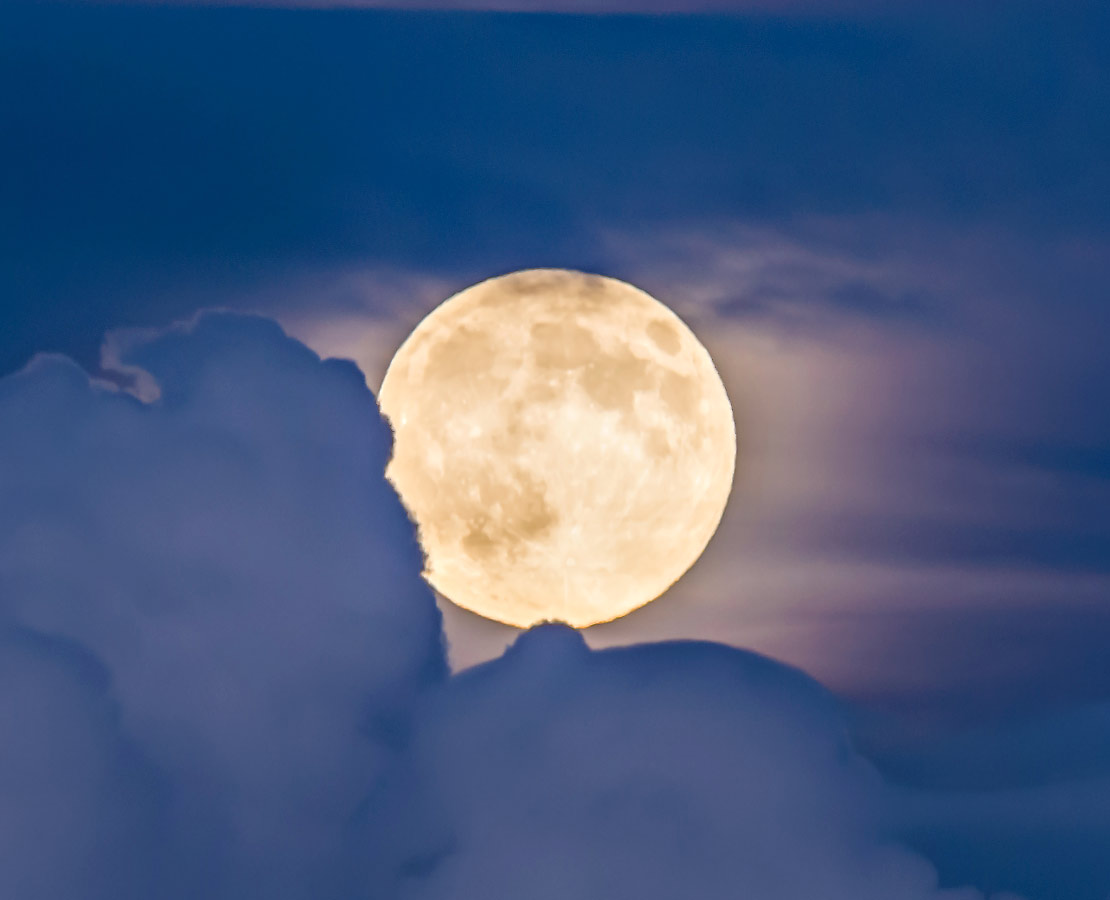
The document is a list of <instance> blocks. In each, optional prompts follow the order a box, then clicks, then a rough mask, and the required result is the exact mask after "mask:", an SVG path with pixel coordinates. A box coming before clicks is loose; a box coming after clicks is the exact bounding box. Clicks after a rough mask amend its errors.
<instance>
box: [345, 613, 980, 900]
mask: <svg viewBox="0 0 1110 900" xmlns="http://www.w3.org/2000/svg"><path fill="white" fill-rule="evenodd" d="M883 790H884V788H883V784H882V782H881V780H880V779H879V777H878V775H877V773H876V772H875V771H874V770H873V769H872V768H871V767H870V765H869V764H867V763H866V762H865V761H864V760H863V759H862V758H861V757H859V756H857V755H856V754H855V753H854V752H853V750H852V748H851V746H850V743H849V741H848V738H847V733H846V730H845V728H844V725H843V724H842V722H841V719H840V714H839V711H838V708H837V704H836V703H835V702H834V701H833V699H832V698H831V697H830V696H829V695H828V694H827V693H826V692H825V691H824V690H823V689H821V688H820V687H819V686H818V685H817V684H816V683H815V682H813V681H811V680H809V679H808V678H807V677H806V676H804V675H802V674H801V673H800V672H798V671H796V670H793V669H790V668H788V667H785V666H782V665H779V664H777V663H774V662H771V661H770V660H767V659H764V658H762V657H759V656H756V655H754V654H751V653H747V652H744V651H739V650H733V649H729V648H725V647H722V646H720V645H711V644H704V643H685V644H683V643H677V644H656V645H645V646H639V647H631V648H625V649H620V650H608V651H601V652H591V651H590V650H588V649H587V647H586V645H585V643H584V642H583V640H582V637H581V636H580V635H579V634H577V633H576V632H574V631H572V630H571V629H569V628H566V627H565V626H557V625H549V626H540V627H538V628H536V629H533V630H532V631H529V632H526V633H524V634H523V635H522V636H521V637H520V638H519V639H518V640H517V642H516V643H515V644H514V645H513V646H512V647H511V648H510V649H509V650H508V651H507V652H506V654H505V655H504V656H503V657H502V658H500V659H498V660H496V661H494V662H491V663H488V664H486V665H484V666H481V667H479V668H477V669H473V670H471V671H469V672H467V673H465V674H463V675H460V676H457V677H456V678H454V679H453V680H452V681H451V682H450V683H449V684H447V685H446V686H445V687H444V688H443V689H442V690H441V691H440V692H439V693H438V695H436V696H434V697H432V698H430V699H429V701H428V702H427V704H426V705H424V706H423V708H422V711H421V712H420V714H419V715H418V716H417V718H416V728H415V732H414V741H413V747H412V750H411V754H410V756H409V757H408V759H407V760H406V762H405V765H404V766H403V767H401V768H400V769H399V770H398V771H396V772H395V775H394V781H393V782H392V789H391V790H390V789H384V790H383V791H382V792H381V793H379V795H378V796H377V797H376V801H375V802H376V808H377V809H378V810H379V811H380V814H381V815H382V818H381V820H380V821H378V822H373V821H371V822H369V823H368V825H367V832H368V834H367V838H366V843H365V846H366V849H367V852H369V853H372V854H376V859H375V862H376V864H377V865H376V869H375V871H376V872H377V875H378V877H379V878H384V879H385V883H386V887H387V893H389V894H390V895H392V896H397V897H404V898H413V900H440V898H449V897H488V896H512V897H520V898H529V900H548V898H551V900H554V898H563V897H576V898H581V900H593V898H597V900H604V898H610V897H613V896H630V897H638V898H644V900H652V898H659V900H664V898H673V897H678V896H693V897H723V896H756V897H761V898H766V900H777V898H781V900H797V898H801V897H814V896H820V897H823V898H829V900H833V898H845V900H848V898H851V900H864V898H876V900H878V898H882V900H910V898H914V900H925V898H931V900H939V898H952V900H955V898H973V897H978V896H980V895H979V894H978V893H977V892H975V891H972V890H953V891H948V890H941V889H939V888H938V887H937V882H936V876H935V872H934V870H933V868H932V866H931V865H930V864H929V863H928V861H927V860H925V859H924V858H922V857H920V856H917V855H915V854H913V853H911V852H909V851H907V850H905V849H904V848H902V847H900V846H899V845H898V844H897V843H895V842H894V841H892V840H890V839H889V836H887V835H884V834H883V832H882V827H881V825H880V804H881V802H882V798H883Z"/></svg>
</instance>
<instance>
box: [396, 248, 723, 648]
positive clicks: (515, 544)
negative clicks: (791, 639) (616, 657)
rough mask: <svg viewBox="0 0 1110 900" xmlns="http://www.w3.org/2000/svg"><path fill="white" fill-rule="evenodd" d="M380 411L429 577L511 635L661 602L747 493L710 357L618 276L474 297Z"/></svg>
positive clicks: (415, 338)
mask: <svg viewBox="0 0 1110 900" xmlns="http://www.w3.org/2000/svg"><path fill="white" fill-rule="evenodd" d="M379 402H380V405H381V408H382V411H383V412H384V414H385V415H386V417H387V418H388V419H389V421H390V423H391V425H392V426H393V430H394V448H393V458H392V459H391V461H390V463H389V466H388V468H387V469H386V475H387V477H388V478H389V480H390V481H391V482H392V484H393V485H394V487H395V488H396V489H397V492H398V493H399V494H400V496H401V499H402V501H403V502H404V504H405V506H406V507H407V508H408V510H409V513H410V515H411V516H412V518H413V519H414V520H415V522H416V525H417V528H418V529H419V533H420V541H421V544H422V545H423V547H424V552H425V554H426V571H425V576H426V577H427V579H428V581H429V582H430V583H431V584H432V586H433V587H434V588H435V589H436V590H437V591H439V593H440V594H442V595H443V596H445V597H446V598H447V599H449V600H451V601H452V602H454V603H455V604H457V605H459V606H461V607H463V608H465V609H468V610H470V611H472V612H475V613H478V614H479V615H482V616H486V617H487V618H490V619H496V620H497V621H499V622H504V623H506V624H508V625H516V626H519V627H528V626H530V625H533V624H535V623H537V622H541V621H560V622H566V623H567V624H569V625H573V626H575V627H579V628H582V627H586V626H588V625H595V624H597V623H599V622H607V621H610V620H612V619H616V618H619V617H620V616H623V615H625V614H626V613H628V612H631V611H632V610H634V609H636V608H637V607H640V606H643V605H644V604H645V603H648V602H649V601H651V600H654V599H655V598H656V597H658V596H659V595H660V594H662V593H663V592H664V591H666V590H667V588H668V587H670V586H671V585H672V584H673V583H674V582H675V581H676V580H677V579H678V578H679V577H680V576H681V575H682V574H683V573H684V572H685V571H686V570H687V569H689V568H690V566H692V565H693V564H694V562H695V560H697V558H698V557H699V556H700V555H701V553H702V551H703V550H704V549H705V546H706V544H708V542H709V539H710V538H711V537H712V536H713V533H714V532H715V531H716V530H717V525H718V524H719V522H720V519H721V515H722V513H723V512H724V508H725V503H726V501H727V500H728V495H729V491H730V489H731V486H732V477H733V471H734V469H735V465H736V431H735V426H734V424H733V418H732V407H731V406H730V404H729V400H728V395H727V394H726V393H725V389H724V385H722V384H721V379H720V377H719V376H718V375H717V370H716V369H715V368H714V366H713V362H712V360H711V359H710V358H709V353H708V352H707V351H706V349H705V347H703V346H702V345H701V343H700V342H699V341H698V339H697V338H696V337H695V336H694V334H693V332H691V331H690V329H689V328H687V327H686V325H685V324H684V323H683V322H682V320H681V319H679V318H678V316H676V315H675V314H674V313H673V312H671V311H670V310H669V309H668V308H667V307H666V306H664V305H663V304H662V303H660V302H659V301H657V300H655V299H653V298H652V297H650V296H649V295H648V294H646V293H644V292H643V291H641V290H639V289H637V288H635V287H632V286H631V285H629V284H625V283H624V282H622V281H617V280H616V279H613V278H606V277H603V276H600V275H587V274H583V273H581V272H572V271H567V270H563V269H534V270H529V271H524V272H516V273H513V274H511V275H504V276H501V277H499V278H491V279H489V280H488V281H483V282H482V283H480V284H477V285H475V286H473V287H470V288H467V289H466V290H464V291H462V292H461V293H459V294H456V295H455V296H454V297H451V298H450V299H448V300H446V301H445V302H444V303H443V304H441V305H440V306H439V307H437V308H436V309H435V310H433V311H432V313H431V314H430V315H428V317H427V318H425V319H424V320H423V321H422V322H421V323H420V324H419V325H418V326H417V327H416V329H415V330H414V331H413V332H412V334H411V335H410V336H409V337H408V339H407V340H406V341H405V342H404V343H403V344H402V345H401V347H400V349H399V350H398V351H397V354H396V355H395V356H394V358H393V361H392V362H391V363H390V365H389V369H388V371H387V372H386V375H385V380H384V381H383V383H382V387H381V391H380V394H379Z"/></svg>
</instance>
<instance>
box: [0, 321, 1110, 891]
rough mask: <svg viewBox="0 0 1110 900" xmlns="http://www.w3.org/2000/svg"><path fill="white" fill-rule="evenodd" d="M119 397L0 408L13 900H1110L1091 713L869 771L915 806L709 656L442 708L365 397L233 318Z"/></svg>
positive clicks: (523, 668)
mask: <svg viewBox="0 0 1110 900" xmlns="http://www.w3.org/2000/svg"><path fill="white" fill-rule="evenodd" d="M105 366H106V368H107V370H108V371H109V372H110V373H111V374H112V381H111V382H101V381H95V380H90V378H89V377H88V376H87V375H86V374H85V373H83V372H82V371H81V370H80V369H78V368H77V367H76V366H75V365H74V364H73V363H71V362H69V361H66V360H64V359H61V358H57V357H42V358H39V359H38V360H36V361H35V362H34V363H33V364H32V365H31V366H29V367H28V368H27V369H26V370H24V371H23V372H21V373H19V374H17V375H15V376H11V377H9V378H6V379H4V380H2V381H0V501H2V502H0V588H2V593H0V727H2V729H3V732H2V733H3V735H4V738H3V741H2V742H0V796H2V798H3V803H2V804H0V855H2V856H3V857H4V858H5V860H9V862H7V863H6V864H5V866H4V867H2V869H0V892H3V893H4V895H5V896H13V897H23V896H34V897H36V898H41V900H108V898H111V900H131V898H134V900H148V898H150V897H154V896H157V897H159V898H166V900H187V898H188V900H191V898H195V897H197V896H204V897H211V898H216V900H222V898H227V900H231V898H235V900H242V898H248V900H249V898H266V900H271V898H280V900H307V898H312V900H355V898H359V897H363V898H364V897H367V896H371V897H383V896H385V897H395V898H398V900H440V898H444V900H446V898H455V897H459V896H477V897H483V896H513V897H517V898H520V900H547V898H552V900H554V898H560V900H561V898H565V897H567V896H574V897H579V898H583V900H588V898H593V897H597V898H599V900H602V898H604V900H608V898H611V897H613V896H636V897H639V898H643V900H652V898H659V900H664V898H666V900H670V898H673V897H675V896H734V895H737V894H748V895H752V896H759V897H762V898H766V900H776V898H778V900H797V898H800V897H813V896H820V897H822V898H827V900H836V898H844V900H867V898H871V897H873V898H875V900H974V898H980V897H982V896H983V895H982V894H981V893H980V892H979V891H978V890H976V889H973V888H971V887H956V885H960V884H964V883H967V884H973V885H977V886H979V887H988V888H989V889H990V890H997V891H1007V890H1015V889H1024V888H1028V889H1029V890H1028V896H1029V897H1030V898H1034V900H1041V898H1045V900H1050V898H1053V894H1052V893H1051V890H1050V887H1051V883H1052V882H1051V879H1052V877H1053V873H1060V872H1062V871H1065V869H1066V872H1067V873H1068V874H1067V878H1068V879H1070V880H1068V881H1067V882H1066V883H1067V884H1069V885H1072V884H1074V885H1078V887H1077V888H1076V891H1075V893H1074V894H1073V895H1072V896H1074V897H1076V898H1078V900H1098V895H1097V894H1095V893H1091V891H1093V890H1097V889H1102V888H1105V886H1106V881H1107V878H1106V872H1105V870H1104V867H1103V868H1099V866H1100V865H1102V862H1101V860H1102V857H1101V856H1098V855H1097V854H1092V853H1088V852H1087V849H1084V847H1085V845H1082V842H1083V841H1087V842H1088V843H1090V842H1091V841H1097V840H1099V839H1101V835H1103V833H1104V832H1105V829H1106V819H1105V815H1104V810H1102V811H1101V812H1100V809H1101V807H1100V806H1099V803H1100V802H1101V801H1100V799H1099V798H1102V797H1103V796H1104V793H1099V791H1103V788H1102V787H1099V785H1100V784H1102V783H1103V782H1100V781H1098V779H1103V780H1104V778H1105V773H1106V772H1107V771H1110V769H1108V768H1107V767H1108V766H1110V760H1108V759H1107V758H1106V756H1105V753H1103V752H1101V751H1097V750H1091V749H1089V748H1088V745H1092V742H1093V741H1097V740H1099V739H1100V737H1099V736H1104V735H1105V710H1104V709H1103V708H1101V707H1100V708H1099V710H1096V713H1095V714H1096V715H1098V716H1101V717H1102V718H1100V719H1097V720H1096V722H1097V723H1101V724H1097V727H1094V726H1091V725H1090V721H1091V720H1088V719H1080V720H1078V722H1070V724H1069V723H1067V722H1065V723H1064V724H1063V725H1060V726H1059V727H1056V726H1053V728H1052V732H1053V733H1054V734H1055V735H1057V740H1056V741H1055V742H1047V744H1046V742H1045V741H1044V740H1042V739H1038V737H1037V736H1038V735H1043V733H1044V731H1041V730H1038V731H1032V732H1028V733H1018V734H1014V735H1005V734H1003V735H1002V736H1000V737H999V738H998V741H1000V742H1001V746H999V745H998V744H997V742H996V743H994V744H990V745H989V747H988V748H987V749H986V750H984V749H983V746H982V745H975V746H973V747H972V748H971V749H968V748H966V747H964V748H957V749H956V750H954V751H948V752H947V753H946V752H940V751H936V752H932V751H929V750H926V751H923V753H922V755H921V756H919V757H917V758H914V759H910V758H909V757H906V756H903V757H902V759H901V760H900V761H899V759H898V758H897V757H896V755H895V754H894V753H892V752H887V753H886V754H885V756H884V757H883V758H882V760H881V761H882V764H883V770H884V771H888V772H889V771H894V770H895V769H897V768H898V766H899V765H900V766H901V768H900V772H901V776H902V778H903V780H904V781H905V784H906V787H901V788H900V787H895V786H893V785H892V783H891V782H890V781H889V780H888V779H887V778H884V777H883V775H882V774H880V770H878V769H876V768H875V767H874V766H873V765H872V764H871V763H870V762H868V761H867V760H866V759H865V758H864V757H863V756H862V755H860V754H859V752H857V750H856V749H855V748H854V746H853V741H852V737H851V732H850V730H849V723H850V722H851V721H852V720H851V719H850V718H846V714H845V710H844V709H842V708H841V705H840V704H839V703H838V701H836V700H835V699H834V698H833V696H832V695H831V694H829V693H828V692H827V691H826V690H825V689H824V688H822V687H821V686H819V685H818V684H817V683H816V682H815V681H813V680H811V679H810V678H809V677H807V676H806V675H804V674H802V673H801V672H800V671H798V670H795V669H792V668H789V667H787V666H784V665H782V664H779V663H776V662H772V661H771V660H769V659H766V658H764V657H760V656H758V655H756V654H753V653H750V652H746V651H741V650H736V649H732V648H728V647H725V646H722V645H714V644H707V643H702V642H688V643H663V644H654V645H642V646H634V647H628V648H623V649H617V650H604V651H591V650H589V649H588V648H587V646H586V645H585V643H584V641H583V639H582V637H581V636H580V635H579V634H577V633H575V632H573V631H571V630H570V629H568V628H566V627H564V626H554V625H552V626H542V627H540V628H538V629H535V630H533V631H530V632H527V633H525V634H524V635H523V636H522V637H520V638H519V639H518V640H517V642H516V643H515V644H514V645H513V646H512V647H511V648H510V649H509V651H508V652H507V653H506V654H505V655H504V656H503V657H502V658H500V659H498V660H496V661H494V662H491V663H489V664H486V665H484V666H480V667H478V668H476V669H473V670H470V671H468V672H466V673H463V674H461V675H459V676H456V677H454V678H447V677H446V674H445V662H444V652H443V647H442V638H441V633H440V621H439V616H438V614H437V612H436V610H435V607H434V604H433V602H432V598H431V595H430V592H429V590H428V588H427V587H426V585H425V584H424V583H423V581H422V580H421V579H420V577H419V572H420V569H421V565H422V559H421V554H420V552H419V548H418V546H417V544H416V542H415V540H414V535H413V530H412V526H411V524H410V522H409V521H408V519H407V517H406V516H405V514H404V512H403V509H402V508H401V506H400V504H399V502H398V501H397V498H396V496H395V495H394V494H393V492H392V490H391V489H390V488H389V487H388V485H387V483H386V482H385V480H384V478H383V475H382V473H383V469H384V464H385V460H386V457H387V455H388V453H389V443H390V442H389V434H388V430H387V428H386V426H385V425H384V423H383V422H382V420H381V418H380V417H379V415H378V413H377V411H376V409H375V406H374V403H373V397H372V395H371V394H370V393H369V391H368V390H367V389H366V386H365V383H364V381H363V378H362V375H361V373H360V372H359V371H358V370H357V369H355V368H354V367H353V366H352V365H350V364H349V363H344V362H338V361H334V360H328V361H321V360H320V358H319V357H318V356H316V355H315V354H314V353H312V352H311V351H310V350H308V349H307V348H306V347H305V346H304V345H302V344H300V343H298V342H296V341H294V340H291V339H289V338H288V337H286V336H285V334H284V333H283V332H282V331H281V329H280V328H279V327H278V326H277V325H276V324H275V323H273V322H270V321H268V320H263V319H258V318H253V317H243V316H237V315H230V314H207V315H204V316H201V317H200V318H198V319H197V320H195V321H194V322H193V323H191V324H188V325H182V326H177V327H174V328H171V329H169V330H166V331H160V332H134V331H132V332H124V333H118V334H116V335H115V336H113V337H112V339H111V340H110V341H109V343H108V349H107V350H106V354H105ZM120 385H122V386H123V388H125V389H121V387H120ZM136 394H137V395H138V396H136ZM1031 735H1032V737H1031ZM1084 748H1088V749H1084ZM1003 752H1005V753H1007V754H1008V755H1007V759H1008V760H1009V761H1010V763H1009V772H1008V774H1007V775H1006V777H1005V779H1004V781H1003V782H1002V783H1000V782H998V781H997V780H995V781H991V779H990V778H987V777H984V775H983V760H984V759H989V758H994V756H995V755H996V754H1002V753H1003ZM984 754H986V755H984ZM953 760H955V762H953ZM1046 771H1048V772H1053V771H1055V772H1057V773H1062V774H1063V776H1064V777H1066V778H1067V779H1069V780H1068V781H1067V783H1066V784H1054V783H1048V784H1046V783H1045V781H1044V773H1045V772H1046ZM953 773H955V774H953ZM1085 791H1086V793H1084V792H1085ZM1092 791H1093V792H1092ZM1084 797H1086V799H1083V798H1084ZM1015 823H1016V824H1015ZM1019 826H1020V827H1019ZM1015 829H1017V830H1015ZM1015 835H1016V836H1017V837H1016V838H1015ZM1061 841H1065V842H1067V841H1072V843H1073V844H1074V843H1075V842H1076V841H1078V842H1080V844H1078V845H1076V846H1078V849H1077V850H1075V851H1074V852H1070V851H1069V852H1064V853H1061V852H1057V849H1058V848H1059V846H1060V842H1061ZM911 845H912V846H911ZM1069 846H1072V845H1069ZM1092 846H1093V845H1092ZM1013 847H1017V848H1018V849H1020V850H1021V851H1022V852H1023V853H1024V854H1025V855H1026V857H1027V858H1028V859H1029V860H1031V861H1033V863H1032V865H1034V867H1035V873H1034V875H1033V876H1031V875H1030V874H1029V873H1030V871H1031V870H1030V868H1029V867H1026V868H1025V869H1020V868H1014V867H1012V866H1009V865H1008V864H1007V863H1006V862H1005V861H1004V858H1003V857H1002V856H1000V855H999V854H1000V853H1001V852H1002V851H1001V850H1000V849H999V848H1003V850H1005V848H1013ZM914 848H918V849H914ZM1088 849H1089V848H1088ZM923 851H925V852H923ZM10 860H15V862H14V863H12V862H10ZM934 863H939V865H940V869H939V876H938V870H937V868H936V866H935V865H934ZM1060 877H1061V878H1063V876H1060ZM1061 883H1064V882H1063V881H1061ZM1001 896H1002V895H999V898H1001Z"/></svg>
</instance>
